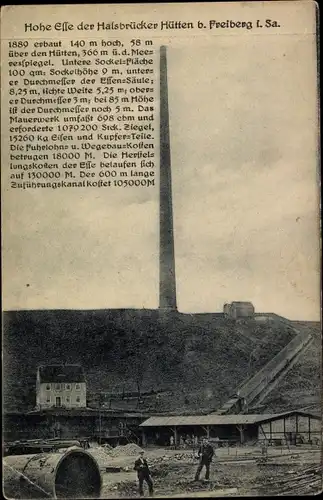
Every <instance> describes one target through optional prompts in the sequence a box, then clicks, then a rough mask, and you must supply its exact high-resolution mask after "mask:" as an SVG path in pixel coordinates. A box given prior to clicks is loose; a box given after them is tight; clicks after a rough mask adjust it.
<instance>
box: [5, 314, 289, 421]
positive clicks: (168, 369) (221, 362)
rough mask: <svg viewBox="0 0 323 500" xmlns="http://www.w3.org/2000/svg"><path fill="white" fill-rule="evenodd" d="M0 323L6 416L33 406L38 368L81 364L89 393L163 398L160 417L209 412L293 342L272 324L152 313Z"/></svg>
mask: <svg viewBox="0 0 323 500" xmlns="http://www.w3.org/2000/svg"><path fill="white" fill-rule="evenodd" d="M3 319H4V335H3V343H4V352H5V357H4V376H5V384H4V386H5V387H4V389H5V390H4V402H5V406H6V408H7V409H9V408H10V409H12V410H23V409H27V408H28V407H33V406H34V404H35V376H36V368H37V365H38V364H41V363H44V364H46V363H81V364H82V365H83V366H84V369H85V371H86V374H87V379H88V385H89V391H90V392H96V391H114V392H118V391H122V390H123V389H125V390H126V391H133V390H137V389H138V387H139V388H140V390H151V389H154V390H156V391H157V390H163V391H168V394H167V395H166V396H164V397H163V396H162V397H161V398H160V399H159V401H158V409H159V410H160V411H163V410H165V411H170V410H177V409H181V410H183V409H187V410H189V409H192V410H193V409H203V408H205V409H209V408H210V409H215V408H218V407H219V405H220V404H222V403H223V402H224V401H225V400H226V398H227V397H228V396H229V395H230V393H232V391H234V389H235V387H236V386H237V385H239V384H240V383H241V382H242V380H243V379H244V378H246V377H247V375H248V373H249V374H252V373H254V372H255V371H256V370H257V369H259V368H260V367H261V366H263V364H265V363H266V362H267V361H268V360H269V359H271V357H273V356H274V355H275V354H276V353H277V352H278V351H279V350H280V349H281V348H282V347H284V346H285V345H286V344H287V343H288V342H289V341H290V340H291V338H292V337H293V336H294V331H293V329H292V328H291V327H289V326H288V325H287V324H283V323H281V322H279V321H268V322H263V323H257V322H256V321H249V322H244V323H238V324H237V323H234V322H231V321H229V320H226V319H225V318H224V317H223V315H222V314H196V315H189V314H180V313H161V312H159V311H156V310H129V309H124V310H99V311H67V310H55V311H19V312H5V313H4V314H3ZM252 352H253V355H252V356H251V353H252ZM144 404H145V403H144ZM147 405H150V406H151V402H147Z"/></svg>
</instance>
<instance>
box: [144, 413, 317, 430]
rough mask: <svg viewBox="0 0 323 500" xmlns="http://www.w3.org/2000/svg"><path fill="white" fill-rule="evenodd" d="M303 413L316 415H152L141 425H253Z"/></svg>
mask: <svg viewBox="0 0 323 500" xmlns="http://www.w3.org/2000/svg"><path fill="white" fill-rule="evenodd" d="M295 413H298V414H303V415H306V416H310V417H313V418H316V419H317V418H318V417H317V416H315V415H312V414H309V413H306V414H305V413H303V412H295V411H289V412H285V413H279V414H269V413H268V414H255V415H214V414H213V415H194V416H177V417H150V418H148V420H145V422H143V423H142V424H141V425H140V426H141V427H169V426H193V425H203V426H204V425H248V424H249V425H251V424H257V423H260V422H266V421H270V420H277V419H279V418H282V417H284V416H288V415H290V414H295Z"/></svg>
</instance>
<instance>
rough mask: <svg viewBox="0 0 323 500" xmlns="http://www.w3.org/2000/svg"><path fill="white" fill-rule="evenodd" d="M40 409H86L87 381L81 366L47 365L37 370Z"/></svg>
mask: <svg viewBox="0 0 323 500" xmlns="http://www.w3.org/2000/svg"><path fill="white" fill-rule="evenodd" d="M36 405H37V407H38V408H39V409H46V408H53V407H65V408H84V407H86V380H85V375H84V372H83V368H82V367H81V366H80V365H45V366H39V367H38V369H37V380H36Z"/></svg>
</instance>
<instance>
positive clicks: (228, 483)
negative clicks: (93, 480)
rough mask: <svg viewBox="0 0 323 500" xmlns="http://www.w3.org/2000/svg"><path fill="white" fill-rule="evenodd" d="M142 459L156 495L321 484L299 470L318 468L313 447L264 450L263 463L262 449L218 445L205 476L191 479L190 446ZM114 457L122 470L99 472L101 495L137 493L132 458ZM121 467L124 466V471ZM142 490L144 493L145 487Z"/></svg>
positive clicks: (263, 492) (272, 490)
mask: <svg viewBox="0 0 323 500" xmlns="http://www.w3.org/2000/svg"><path fill="white" fill-rule="evenodd" d="M131 458H133V457H131ZM147 459H148V462H149V464H150V469H151V473H152V477H153V480H154V489H155V495H154V496H155V497H164V496H174V497H175V496H179V497H180V496H186V497H188V496H195V497H196V496H198V497H200V496H201V497H202V496H209V497H210V496H214V497H216V496H237V495H238V496H267V495H271V494H276V493H277V488H278V490H279V488H281V490H282V492H283V493H282V494H284V490H286V491H287V493H286V494H288V491H290V489H291V488H294V489H295V484H296V485H300V486H301V487H305V486H306V488H307V491H308V492H309V494H313V493H318V492H319V491H320V490H321V486H322V485H321V481H320V476H317V472H316V473H313V472H312V470H310V473H309V477H308V478H307V476H306V477H305V478H304V473H303V472H304V470H308V469H311V468H312V467H316V468H317V466H318V464H319V463H320V461H321V455H320V452H319V450H318V449H317V450H313V449H312V450H311V449H300V448H299V449H295V450H291V451H289V450H286V449H282V448H279V449H277V448H275V449H273V450H269V455H268V460H267V462H265V463H262V462H261V451H260V449H258V448H249V449H247V448H244V449H241V448H240V449H238V450H237V453H235V451H234V452H231V455H228V454H227V451H224V450H223V451H222V450H219V452H218V456H217V458H216V460H215V461H214V463H213V464H212V467H211V478H210V481H205V480H204V479H203V477H204V476H203V473H202V475H201V480H200V481H198V482H195V481H194V475H195V471H196V468H197V460H196V459H194V458H193V456H192V453H191V452H190V451H185V452H174V451H170V450H167V451H165V450H161V449H159V450H158V449H155V450H149V451H148V452H147ZM118 460H119V464H120V465H121V467H122V468H123V471H122V472H120V473H116V474H108V473H103V475H102V477H103V488H102V494H101V498H118V497H119V498H120V497H121V498H134V497H137V496H139V495H138V485H137V480H136V474H135V472H134V471H133V470H132V467H133V463H131V460H129V457H124V459H120V458H119V459H118ZM132 462H133V460H132ZM126 464H127V465H126ZM126 467H128V469H129V471H128V472H126V471H125V468H126ZM315 474H316V475H315ZM286 478H287V479H288V481H286ZM302 478H303V479H302ZM304 485H305V486H304ZM293 491H294V490H293ZM296 494H297V487H296ZM145 496H148V490H147V489H146V491H145Z"/></svg>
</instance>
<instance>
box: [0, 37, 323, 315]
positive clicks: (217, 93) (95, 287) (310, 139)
mask: <svg viewBox="0 0 323 500" xmlns="http://www.w3.org/2000/svg"><path fill="white" fill-rule="evenodd" d="M161 43H164V42H163V40H161ZM167 45H168V77H169V107H170V134H171V155H172V176H173V205H174V229H175V249H176V250H175V254H176V255H175V258H176V284H177V302H178V308H179V310H180V311H182V312H191V313H194V312H219V311H221V310H222V308H223V304H224V303H225V302H230V301H232V300H248V301H249V300H250V301H252V302H253V304H254V305H255V308H256V311H259V312H262V311H263V312H275V313H277V314H281V315H283V316H286V317H288V318H291V319H304V320H317V319H319V316H320V310H319V297H320V296H319V237H318V235H319V221H318V206H319V205H318V204H319V200H318V173H317V171H318V165H317V163H318V162H317V121H316V120H317V117H316V80H315V79H316V63H315V45H314V38H313V37H312V36H306V35H298V36H295V35H293V34H291V35H287V34H286V35H284V36H281V37H278V36H267V37H266V36H263V37H259V36H244V35H236V36H217V37H214V38H203V37H200V38H199V39H198V40H197V39H193V38H185V37H181V38H180V39H175V38H173V39H169V40H167ZM157 105H158V102H157ZM157 151H158V145H157ZM5 194H6V196H8V197H9V194H8V192H6V193H5ZM8 200H9V201H8V202H7V205H6V206H7V207H8V210H7V211H6V213H5V218H4V219H3V226H4V233H5V237H4V240H3V247H4V257H3V262H4V264H3V269H4V277H3V280H4V286H5V294H4V297H3V306H4V309H7V310H8V309H56V308H62V309H101V308H104V309H105V308H119V307H120V308H128V307H129V308H132V307H134V308H142V307H145V308H156V307H158V277H159V271H158V251H159V249H158V245H159V242H158V235H159V228H158V203H159V200H158V186H155V187H151V188H149V189H140V190H138V189H133V190H131V189H130V190H113V191H112V190H95V189H93V190H90V189H87V190H66V191H64V190H56V191H49V190H48V191H47V190H46V192H39V191H24V192H20V193H19V194H16V195H15V196H14V197H13V195H12V194H10V198H8Z"/></svg>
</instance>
